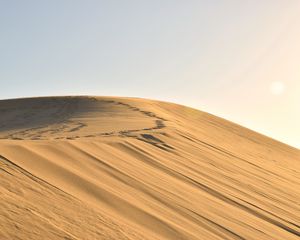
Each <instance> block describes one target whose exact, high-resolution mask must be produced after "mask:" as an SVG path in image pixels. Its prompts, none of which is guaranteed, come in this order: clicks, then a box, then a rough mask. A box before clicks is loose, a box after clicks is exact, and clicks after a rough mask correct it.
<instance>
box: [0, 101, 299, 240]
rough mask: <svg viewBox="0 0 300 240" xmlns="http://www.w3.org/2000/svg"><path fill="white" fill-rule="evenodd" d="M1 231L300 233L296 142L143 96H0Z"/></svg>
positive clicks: (70, 234) (159, 235)
mask: <svg viewBox="0 0 300 240" xmlns="http://www.w3.org/2000/svg"><path fill="white" fill-rule="evenodd" d="M0 116H1V117H0V202H1V204H0V239H201V240H202V239H203V240H206V239H253V240H257V239H262V240H263V239H270V240H271V239H272V240H276V239H278V240H282V239H291V240H292V239H295V240H296V239H299V238H300V224H299V223H300V204H299V203H300V151H299V150H298V149H295V148H292V147H289V146H287V145H285V144H282V143H280V142H277V141H275V140H272V139H270V138H267V137H265V136H263V135H260V134H258V133H255V132H253V131H251V130H248V129H246V128H243V127H241V126H238V125H236V124H234V123H231V122H228V121H226V120H224V119H221V118H218V117H215V116H212V115H210V114H207V113H204V112H201V111H198V110H195V109H191V108H187V107H184V106H180V105H176V104H171V103H164V102H158V101H151V100H143V99H132V98H110V97H52V98H32V99H16V100H2V101H0Z"/></svg>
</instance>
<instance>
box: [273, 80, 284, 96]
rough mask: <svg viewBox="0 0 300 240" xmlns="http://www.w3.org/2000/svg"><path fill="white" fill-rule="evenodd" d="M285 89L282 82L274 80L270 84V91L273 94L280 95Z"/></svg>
mask: <svg viewBox="0 0 300 240" xmlns="http://www.w3.org/2000/svg"><path fill="white" fill-rule="evenodd" d="M285 89H286V86H285V84H284V82H280V81H276V82H272V83H271V85H270V91H271V93H272V94H273V95H282V94H283V93H284V91H285Z"/></svg>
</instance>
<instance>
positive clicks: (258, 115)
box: [0, 0, 300, 148]
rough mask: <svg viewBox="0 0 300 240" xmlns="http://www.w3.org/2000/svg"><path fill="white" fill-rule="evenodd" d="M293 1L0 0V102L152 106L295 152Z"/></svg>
mask: <svg viewBox="0 0 300 240" xmlns="http://www.w3.org/2000/svg"><path fill="white" fill-rule="evenodd" d="M299 43H300V1H299V0H280V1H279V0H251V1H241V0H223V1H221V0H219V1H217V0H206V1H204V0H202V1H201V0H194V1H192V0H185V1H184V0H177V1H176V0H147V1H146V0H119V1H114V0H106V1H101V0H94V1H93V0H80V1H79V0H44V1H40V0H35V1H31V0H26V1H24V0H19V1H16V0H0V98H1V99H5V98H13V97H24V96H42V95H74V94H85V95H86V94H87V95H114V96H132V97H143V98H152V99H161V100H166V101H171V102H177V103H181V104H185V105H189V106H192V107H195V108H198V109H201V110H204V111H207V112H210V113H213V114H215V115H218V116H221V117H224V118H227V119H229V120H232V121H234V122H237V123H239V124H242V125H244V126H246V127H249V128H252V129H254V130H256V131H259V132H261V133H264V134H266V135H269V136H271V137H273V138H276V139H278V140H281V141H283V142H286V143H288V144H291V145H293V146H296V147H298V148H300V124H299V123H300V106H299V105H300V44H299Z"/></svg>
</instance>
